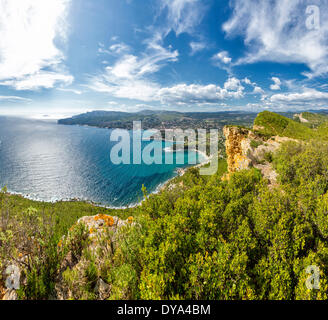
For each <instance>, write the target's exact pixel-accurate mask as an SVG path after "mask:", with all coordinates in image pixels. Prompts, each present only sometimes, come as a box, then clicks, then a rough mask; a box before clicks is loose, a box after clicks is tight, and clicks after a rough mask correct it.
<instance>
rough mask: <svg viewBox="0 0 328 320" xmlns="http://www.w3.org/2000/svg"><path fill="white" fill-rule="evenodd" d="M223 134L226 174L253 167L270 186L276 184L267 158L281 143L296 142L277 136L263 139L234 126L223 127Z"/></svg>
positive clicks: (273, 172)
mask: <svg viewBox="0 0 328 320" xmlns="http://www.w3.org/2000/svg"><path fill="white" fill-rule="evenodd" d="M256 129H257V128H254V130H256ZM223 133H224V135H225V138H226V153H227V162H228V172H229V173H234V172H237V171H241V170H246V169H250V168H251V167H254V168H257V169H259V170H260V171H261V172H262V174H263V177H264V178H266V179H267V180H268V181H269V184H270V185H271V186H275V185H276V184H277V173H276V172H275V170H274V169H273V167H272V164H271V163H270V159H268V158H270V156H272V154H273V153H274V152H276V151H277V150H278V149H279V147H280V146H281V144H282V143H284V142H287V141H292V140H293V141H297V140H294V139H290V138H286V137H278V136H275V137H271V138H270V139H264V138H262V137H261V136H259V135H258V134H256V133H255V132H254V131H253V130H250V129H246V128H241V127H236V126H226V127H224V129H223Z"/></svg>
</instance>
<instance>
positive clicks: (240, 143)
mask: <svg viewBox="0 0 328 320" xmlns="http://www.w3.org/2000/svg"><path fill="white" fill-rule="evenodd" d="M223 133H224V135H225V138H226V153H227V162H228V170H229V172H236V171H240V170H244V169H248V168H249V167H250V165H251V163H252V160H251V159H250V158H249V157H248V151H249V150H250V149H251V146H250V141H251V139H250V135H251V131H249V130H247V129H243V128H239V127H224V129H223Z"/></svg>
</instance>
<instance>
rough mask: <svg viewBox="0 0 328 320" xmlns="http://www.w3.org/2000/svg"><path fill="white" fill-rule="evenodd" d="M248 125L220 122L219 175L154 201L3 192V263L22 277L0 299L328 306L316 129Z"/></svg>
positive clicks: (182, 184)
mask: <svg viewBox="0 0 328 320" xmlns="http://www.w3.org/2000/svg"><path fill="white" fill-rule="evenodd" d="M254 125H255V129H256V130H251V129H249V128H243V127H236V126H227V127H225V136H226V138H227V141H226V149H227V156H228V159H227V160H228V163H227V161H226V160H221V161H220V163H219V170H218V172H217V173H216V174H215V175H213V176H209V177H207V176H201V175H200V173H199V169H196V168H191V169H189V170H187V172H186V174H185V175H184V176H181V177H177V178H175V179H173V180H172V181H170V183H168V184H167V186H166V187H165V188H164V189H163V190H162V191H161V192H160V193H159V194H152V195H149V194H148V193H147V190H146V189H145V188H143V192H144V195H145V201H144V202H143V203H142V204H141V205H140V206H138V207H135V208H131V209H129V210H118V211H117V210H116V211H115V210H114V211H113V210H107V209H102V208H96V207H93V206H91V205H89V204H85V203H67V204H66V203H58V204H42V203H38V202H32V201H29V200H25V199H22V198H19V197H18V198H17V197H16V196H10V195H8V194H6V193H5V192H2V193H1V194H0V205H1V207H0V209H1V210H0V213H1V219H0V242H1V243H0V244H1V246H0V248H1V249H0V261H1V265H0V266H1V269H3V270H5V269H6V267H7V266H8V265H11V264H13V263H14V264H15V265H17V266H18V267H19V268H20V270H22V273H21V282H20V284H21V288H20V289H19V290H11V291H10V290H9V292H8V291H5V292H3V293H5V294H6V297H7V298H8V297H13V298H17V297H18V298H20V299H50V298H51V299H82V300H84V299H90V300H94V299H101V300H102V299H110V300H116V299H123V300H130V299H132V300H135V299H161V300H170V299H182V300H192V299H195V300H208V299H210V300H216V299H218V300H228V299H230V300H241V299H244V300H299V299H306V300H326V299H327V298H328V280H327V279H328V268H327V261H328V227H327V220H328V210H327V208H328V144H327V142H325V141H324V140H323V139H322V138H326V136H325V135H324V130H323V129H322V131H320V133H319V130H316V129H310V128H309V127H307V126H305V125H302V124H300V123H298V122H296V121H293V120H291V119H289V118H286V117H283V116H281V115H277V114H274V113H268V112H264V113H261V114H259V115H258V117H257V118H256V120H255V123H254ZM321 126H323V125H321ZM322 128H323V127H322ZM312 138H314V139H312ZM309 139H310V140H309ZM268 167H270V168H271V170H274V172H275V173H276V176H275V177H274V180H275V183H274V184H273V183H272V181H270V179H271V176H270V175H269V176H266V175H265V169H266V168H268ZM45 213H46V214H45ZM309 266H316V267H318V268H319V270H320V289H317V290H309V289H308V288H307V287H306V279H308V277H309V274H308V273H307V271H306V270H307V268H308V267H309ZM5 277H6V275H5V274H4V273H2V279H1V278H0V288H1V287H2V288H4V280H5V279H6V278H5ZM0 291H1V290H0Z"/></svg>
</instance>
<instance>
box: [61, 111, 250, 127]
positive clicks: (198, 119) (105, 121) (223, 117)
mask: <svg viewBox="0 0 328 320" xmlns="http://www.w3.org/2000/svg"><path fill="white" fill-rule="evenodd" d="M255 117H256V113H247V112H176V111H152V110H144V111H141V112H136V113H127V112H116V111H93V112H88V113H84V114H81V115H77V116H74V117H72V118H69V119H62V120H59V121H58V123H59V124H64V125H87V126H94V127H100V128H122V129H132V127H133V121H142V126H143V129H151V128H156V129H170V128H181V129H188V128H204V129H205V128H207V129H210V128H221V127H223V126H224V125H226V124H236V125H238V124H242V125H251V124H252V123H253V121H254V119H255Z"/></svg>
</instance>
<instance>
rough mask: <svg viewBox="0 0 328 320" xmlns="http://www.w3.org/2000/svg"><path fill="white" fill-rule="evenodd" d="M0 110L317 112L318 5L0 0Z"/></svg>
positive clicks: (325, 66) (326, 38) (325, 42)
mask: <svg viewBox="0 0 328 320" xmlns="http://www.w3.org/2000/svg"><path fill="white" fill-rule="evenodd" d="M0 35H1V36H0V114H7V115H24V116H30V117H45V118H46V117H49V118H61V117H68V116H71V115H74V114H79V113H83V112H86V111H92V110H115V111H126V112H132V111H140V110H144V109H159V110H177V111H193V112H194V111H199V112H201V111H207V112H208V111H230V110H241V111H255V112H258V111H262V110H271V111H277V112H281V111H299V110H313V109H327V108H328V83H327V78H328V0H308V1H307V0H288V1H287V0H270V1H263V0H230V1H229V0H47V1H44V0H0Z"/></svg>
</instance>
